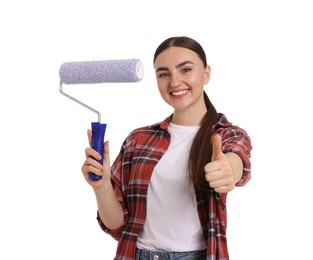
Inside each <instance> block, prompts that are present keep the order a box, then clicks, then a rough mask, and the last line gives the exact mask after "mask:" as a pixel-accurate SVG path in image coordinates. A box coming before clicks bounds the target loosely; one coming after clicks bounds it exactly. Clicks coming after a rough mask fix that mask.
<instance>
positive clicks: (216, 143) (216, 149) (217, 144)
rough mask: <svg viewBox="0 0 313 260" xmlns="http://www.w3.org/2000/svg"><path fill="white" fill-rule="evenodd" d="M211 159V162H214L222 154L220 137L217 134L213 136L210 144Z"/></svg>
mask: <svg viewBox="0 0 313 260" xmlns="http://www.w3.org/2000/svg"><path fill="white" fill-rule="evenodd" d="M212 150H213V151H212V159H211V161H212V162H213V161H216V160H218V159H220V158H221V156H222V154H223V152H222V137H221V135H219V134H216V135H214V137H213V144H212Z"/></svg>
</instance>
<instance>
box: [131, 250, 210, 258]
mask: <svg viewBox="0 0 313 260" xmlns="http://www.w3.org/2000/svg"><path fill="white" fill-rule="evenodd" d="M205 259H206V250H202V251H189V252H166V251H146V250H142V249H138V248H137V250H136V260H205Z"/></svg>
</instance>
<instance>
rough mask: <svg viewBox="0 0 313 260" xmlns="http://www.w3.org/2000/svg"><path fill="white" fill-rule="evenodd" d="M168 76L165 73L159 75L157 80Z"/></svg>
mask: <svg viewBox="0 0 313 260" xmlns="http://www.w3.org/2000/svg"><path fill="white" fill-rule="evenodd" d="M167 76H168V74H167V73H160V74H159V78H166V77H167Z"/></svg>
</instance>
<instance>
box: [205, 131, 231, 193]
mask: <svg viewBox="0 0 313 260" xmlns="http://www.w3.org/2000/svg"><path fill="white" fill-rule="evenodd" d="M212 149H213V152H212V159H211V162H210V163H208V164H206V165H205V166H204V172H205V179H206V181H207V182H208V183H209V185H210V187H211V188H213V189H214V190H215V191H216V192H219V193H227V192H229V191H231V190H233V189H234V188H235V184H236V181H235V176H234V172H233V169H232V165H231V163H230V161H229V160H228V157H227V155H226V154H224V153H223V152H222V138H221V136H220V135H219V134H216V135H215V136H214V137H213V146H212Z"/></svg>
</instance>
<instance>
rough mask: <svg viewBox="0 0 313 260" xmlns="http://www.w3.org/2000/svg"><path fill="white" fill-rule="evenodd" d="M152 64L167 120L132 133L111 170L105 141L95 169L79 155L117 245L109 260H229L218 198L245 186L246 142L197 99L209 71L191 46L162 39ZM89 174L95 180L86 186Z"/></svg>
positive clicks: (92, 154)
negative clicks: (167, 110) (96, 177)
mask: <svg viewBox="0 0 313 260" xmlns="http://www.w3.org/2000/svg"><path fill="white" fill-rule="evenodd" d="M153 62H154V69H155V73H156V80H157V85H158V88H159V92H160V94H161V96H162V98H163V99H164V101H165V102H166V103H168V104H169V105H170V106H172V107H173V113H172V114H171V115H169V116H168V117H167V118H165V120H163V121H162V122H159V123H156V124H154V125H150V126H145V127H141V128H138V129H135V130H133V131H132V132H131V133H130V134H129V135H128V136H127V138H126V139H125V141H124V142H123V144H122V147H121V150H120V152H119V154H118V156H117V158H116V160H115V161H114V163H113V165H112V166H111V167H110V160H109V142H108V141H106V142H105V144H104V162H103V165H101V164H99V163H98V162H97V161H96V160H95V159H100V155H99V154H98V153H97V152H96V151H95V150H93V149H91V148H86V150H85V153H86V160H85V162H84V164H83V166H82V172H83V174H84V177H85V179H86V181H87V182H88V183H89V184H90V185H91V186H92V188H93V190H94V193H95V196H96V200H97V205H98V214H97V219H98V222H99V224H100V226H101V228H102V229H103V230H104V231H105V232H106V233H108V234H110V235H112V236H113V237H114V238H115V239H117V240H118V246H117V252H116V256H115V258H114V259H121V260H122V259H123V260H131V259H138V260H146V259H180V260H185V259H186V260H187V259H188V260H190V259H207V260H226V259H229V256H228V250H227V240H226V219H227V215H226V196H227V193H228V192H229V191H231V190H233V189H234V188H235V186H243V185H245V184H246V183H247V182H248V181H249V179H250V168H251V167H250V159H249V158H250V152H251V150H252V146H251V142H250V138H249V136H248V134H247V133H246V131H244V130H243V129H242V128H240V127H238V126H236V125H233V124H232V123H230V122H229V121H228V120H227V118H226V116H225V115H224V114H222V113H217V111H216V110H215V108H214V106H213V105H212V103H211V102H210V100H209V98H208V96H207V94H206V93H205V91H204V86H205V85H206V84H207V83H208V82H209V80H210V66H209V65H207V61H206V55H205V52H204V50H203V48H202V47H201V45H200V44H199V43H198V42H196V41H195V40H193V39H191V38H189V37H184V36H183V37H171V38H169V39H166V40H165V41H164V42H162V43H161V44H160V45H159V47H158V48H157V49H156V52H155V55H154V60H153ZM88 138H89V142H90V140H91V131H90V130H88ZM93 158H95V159H93ZM89 172H93V173H95V174H97V175H100V176H102V179H101V180H99V181H92V180H90V179H89V177H88V173H89Z"/></svg>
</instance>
